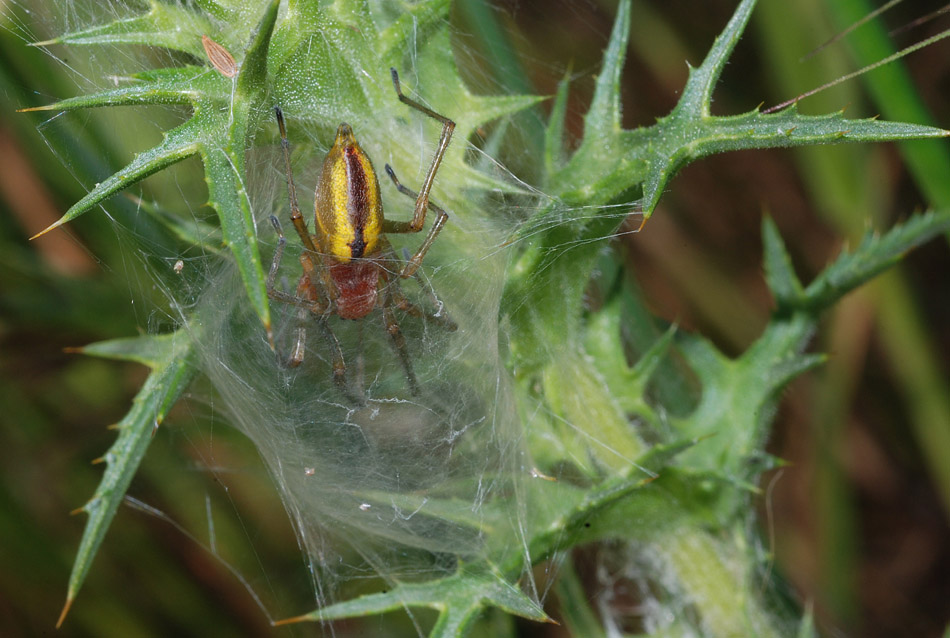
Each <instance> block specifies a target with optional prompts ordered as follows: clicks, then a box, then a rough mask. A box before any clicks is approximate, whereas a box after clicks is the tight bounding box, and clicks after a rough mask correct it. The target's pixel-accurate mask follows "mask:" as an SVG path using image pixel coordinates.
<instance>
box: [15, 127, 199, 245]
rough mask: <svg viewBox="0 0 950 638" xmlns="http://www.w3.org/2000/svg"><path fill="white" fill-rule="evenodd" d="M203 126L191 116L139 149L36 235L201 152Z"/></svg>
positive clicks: (74, 217)
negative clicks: (156, 141) (153, 143)
mask: <svg viewBox="0 0 950 638" xmlns="http://www.w3.org/2000/svg"><path fill="white" fill-rule="evenodd" d="M204 130H205V129H204V128H203V127H202V123H201V121H200V120H198V119H197V118H193V119H190V120H188V121H187V122H185V123H184V124H182V125H181V126H179V127H177V128H174V129H172V130H171V131H169V132H168V133H166V134H165V139H164V140H163V141H162V143H161V144H159V145H158V146H156V147H154V148H151V149H149V150H147V151H144V152H143V153H140V154H139V155H138V156H137V157H136V158H135V159H134V160H132V162H131V163H130V164H129V165H128V166H126V167H125V168H123V169H122V170H120V171H118V172H117V173H114V174H112V175H110V176H109V177H108V178H106V179H105V181H103V182H101V183H99V184H96V186H95V188H93V189H92V190H91V191H89V193H88V194H87V195H86V196H85V197H83V198H82V199H81V200H79V201H78V202H76V203H75V204H73V205H72V206H70V208H69V210H67V211H66V214H65V215H63V216H62V217H60V218H59V220H58V221H56V222H55V223H54V224H52V225H51V226H49V227H48V228H46V229H45V230H43V231H42V232H40V233H38V234H37V235H36V236H35V237H39V236H40V235H43V234H45V233H48V232H49V231H51V230H53V229H54V228H58V227H59V226H62V225H63V224H65V223H66V222H69V221H72V220H73V219H76V218H77V217H79V216H80V215H82V214H83V213H85V212H86V211H88V210H90V209H91V208H92V207H93V206H95V205H96V204H98V203H99V202H101V201H103V200H105V199H106V198H108V197H111V196H112V195H115V194H116V193H118V192H119V191H120V190H122V189H124V188H127V187H128V186H130V185H132V184H134V183H136V182H138V181H140V180H142V179H145V178H146V177H148V176H149V175H151V174H152V173H156V172H158V171H160V170H162V169H163V168H167V167H168V166H171V165H172V164H175V163H177V162H180V161H181V160H183V159H185V158H186V157H189V156H191V155H194V154H195V153H197V152H198V140H199V139H200V136H201V134H202V133H203V132H204ZM35 237H34V239H35Z"/></svg>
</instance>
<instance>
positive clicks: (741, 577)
mask: <svg viewBox="0 0 950 638" xmlns="http://www.w3.org/2000/svg"><path fill="white" fill-rule="evenodd" d="M657 545H658V546H659V548H660V551H661V552H662V554H663V555H664V556H665V557H666V560H667V561H669V564H670V565H671V566H672V568H673V569H674V571H675V572H676V576H677V578H678V580H679V583H680V586H681V587H682V588H683V590H684V592H683V593H684V594H685V599H686V600H687V601H689V602H690V603H691V604H692V605H693V606H694V607H695V608H696V609H697V611H698V612H699V615H700V617H701V619H702V623H703V626H704V630H705V633H704V634H703V635H709V636H716V637H717V638H733V637H734V638H740V637H741V638H745V637H748V636H756V637H757V638H770V637H772V636H775V637H776V638H777V637H778V636H781V635H782V634H781V633H780V632H779V630H778V628H776V627H775V626H774V624H773V623H772V621H771V619H770V617H769V614H768V613H767V612H766V610H765V609H763V608H762V607H761V605H760V603H759V602H758V600H757V599H756V597H755V596H754V595H753V592H754V591H755V590H754V588H753V587H751V586H750V583H749V582H747V580H748V575H749V573H750V572H751V570H750V568H749V566H748V565H747V564H746V561H747V560H748V559H747V556H749V553H748V552H746V551H744V550H742V549H740V548H730V547H728V545H727V543H725V542H723V541H719V540H716V539H714V538H713V537H712V536H710V535H709V534H708V533H706V532H703V531H700V530H696V529H684V530H681V531H679V532H678V533H674V534H670V535H668V536H665V537H663V538H661V539H660V540H659V541H657Z"/></svg>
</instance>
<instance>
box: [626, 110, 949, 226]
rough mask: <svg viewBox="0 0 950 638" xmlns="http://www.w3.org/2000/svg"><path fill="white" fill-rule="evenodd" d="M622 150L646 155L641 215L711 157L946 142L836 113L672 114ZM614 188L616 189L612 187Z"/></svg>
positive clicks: (907, 127) (934, 131)
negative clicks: (687, 169) (686, 170)
mask: <svg viewBox="0 0 950 638" xmlns="http://www.w3.org/2000/svg"><path fill="white" fill-rule="evenodd" d="M624 135H625V136H628V137H629V139H628V140H627V141H626V142H625V145H629V146H631V147H633V148H634V149H635V150H634V153H635V154H637V155H639V154H641V153H644V152H646V153H648V155H645V156H644V157H643V159H644V160H645V161H646V162H647V163H648V165H649V171H648V173H647V174H646V175H645V176H643V179H644V184H643V200H642V203H641V206H642V208H643V214H644V215H647V216H649V215H650V214H651V213H652V211H653V209H654V208H655V207H656V204H657V202H658V201H659V198H660V195H661V194H662V190H663V188H665V187H666V184H667V183H668V182H669V180H670V179H672V178H673V176H674V175H675V174H676V173H677V171H679V170H680V169H681V168H682V167H683V166H685V165H686V164H688V163H689V162H692V161H695V160H697V159H699V158H701V157H707V156H709V155H713V154H715V153H724V152H728V151H738V150H744V149H753V148H757V149H761V148H785V147H791V146H806V145H814V144H840V143H843V142H884V141H892V140H902V139H919V138H927V137H946V136H947V135H950V133H948V132H947V131H945V130H943V129H938V128H933V127H930V126H919V125H916V124H904V123H901V122H882V121H880V120H877V119H875V118H869V119H863V120H848V119H845V118H844V116H843V114H842V113H841V112H838V113H832V114H829V115H816V116H805V115H800V114H798V112H797V110H796V109H795V108H794V107H789V108H788V109H786V110H784V111H781V112H779V113H775V114H768V115H765V114H762V113H759V112H758V111H757V110H756V111H751V112H749V113H745V114H743V115H733V116H723V117H713V116H708V117H703V118H701V119H696V120H693V119H688V118H687V119H683V118H682V117H678V116H676V115H675V111H674V114H672V115H670V116H668V117H666V118H662V119H660V120H659V121H658V122H657V125H656V126H653V127H651V128H650V129H637V130H635V131H625V132H624ZM618 186H619V185H618Z"/></svg>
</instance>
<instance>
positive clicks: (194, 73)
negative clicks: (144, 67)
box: [23, 66, 231, 111]
mask: <svg viewBox="0 0 950 638" xmlns="http://www.w3.org/2000/svg"><path fill="white" fill-rule="evenodd" d="M127 81H128V84H127V85H126V86H122V87H119V88H117V89H111V90H108V91H102V92H100V93H91V94H89V95H79V96H76V97H71V98H67V99H65V100H60V101H59V102H54V103H53V104H48V105H45V106H36V107H32V108H29V109H23V111H69V110H74V109H82V108H91V107H100V106H130V105H136V104H190V105H192V106H194V105H196V104H198V103H199V102H201V101H203V100H209V99H214V98H217V99H221V100H224V99H228V98H229V97H230V93H231V82H230V81H229V80H227V79H226V78H224V77H222V76H221V75H219V74H217V73H208V69H207V67H200V66H188V67H179V68H165V69H157V70H152V71H145V72H142V73H137V74H135V75H132V76H130V77H129V78H127Z"/></svg>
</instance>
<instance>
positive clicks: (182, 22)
mask: <svg viewBox="0 0 950 638" xmlns="http://www.w3.org/2000/svg"><path fill="white" fill-rule="evenodd" d="M149 5H150V6H151V9H150V10H149V12H148V13H145V14H143V15H140V16H135V17H134V18H127V19H124V20H116V21H115V22H110V23H109V24H105V25H102V26H96V27H92V28H91V29H83V30H82V31H75V32H73V33H67V34H65V35H61V36H59V37H58V38H55V39H53V40H48V41H46V42H38V43H36V44H35V45H34V46H48V45H50V44H100V45H102V44H141V45H146V46H151V47H165V48H166V49H174V50H177V51H184V52H185V53H190V54H192V55H194V56H195V57H197V58H203V55H204V54H203V50H202V48H201V35H202V34H204V33H213V32H214V31H213V29H214V27H213V26H212V24H211V22H210V21H209V20H208V19H207V18H205V17H204V16H203V15H202V14H200V13H197V12H195V11H192V10H190V9H187V8H186V7H185V5H181V4H177V3H176V4H168V3H164V2H159V1H158V0H151V1H150V2H149Z"/></svg>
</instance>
